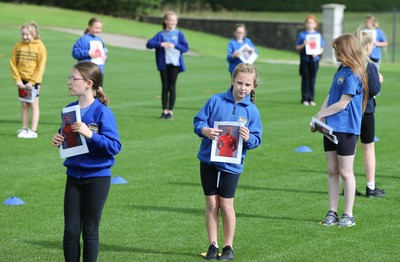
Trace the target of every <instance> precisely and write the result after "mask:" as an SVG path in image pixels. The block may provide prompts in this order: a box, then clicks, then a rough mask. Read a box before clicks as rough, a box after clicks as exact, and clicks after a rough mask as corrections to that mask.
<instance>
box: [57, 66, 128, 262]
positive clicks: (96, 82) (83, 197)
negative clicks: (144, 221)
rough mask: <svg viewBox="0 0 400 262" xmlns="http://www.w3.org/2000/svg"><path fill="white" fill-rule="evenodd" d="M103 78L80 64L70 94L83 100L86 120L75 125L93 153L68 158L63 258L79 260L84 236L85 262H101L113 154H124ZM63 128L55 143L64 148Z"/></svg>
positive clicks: (74, 70) (70, 79)
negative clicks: (102, 224)
mask: <svg viewBox="0 0 400 262" xmlns="http://www.w3.org/2000/svg"><path fill="white" fill-rule="evenodd" d="M101 79H102V74H101V71H100V69H99V67H98V66H97V65H96V64H94V63H93V62H79V63H77V64H75V65H74V66H73V68H72V70H71V75H70V76H69V77H68V87H69V92H70V94H71V96H77V97H78V101H76V102H73V103H70V104H69V105H67V107H68V106H74V105H79V108H80V110H81V117H82V122H75V123H72V125H71V130H72V132H74V133H77V134H81V135H83V136H84V137H85V139H86V144H87V146H88V149H89V153H86V154H82V155H79V156H72V157H68V158H67V159H66V160H65V162H64V166H66V167H67V181H66V187H65V195H64V240H63V247H64V257H65V261H71V262H72V261H74V262H75V261H80V254H81V251H80V236H81V234H82V238H83V261H97V257H98V252H99V226H100V219H101V214H102V211H103V207H104V204H105V202H106V199H107V196H108V192H109V190H110V184H111V167H112V166H113V165H114V163H115V160H114V156H115V155H116V154H118V152H119V151H120V150H121V142H120V138H119V134H118V127H117V123H116V120H115V117H114V114H113V112H112V111H111V110H110V108H108V107H107V101H108V98H107V96H106V95H105V94H104V93H103V92H102V90H100V83H101ZM60 133H61V130H59V131H58V133H57V134H56V135H54V137H53V140H52V145H53V146H56V147H59V146H60V145H61V144H62V143H63V142H64V141H65V138H64V136H62V134H60Z"/></svg>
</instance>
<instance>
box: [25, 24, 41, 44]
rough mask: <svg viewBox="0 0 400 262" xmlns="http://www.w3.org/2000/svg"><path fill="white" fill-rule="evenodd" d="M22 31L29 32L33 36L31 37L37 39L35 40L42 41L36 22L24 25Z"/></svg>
mask: <svg viewBox="0 0 400 262" xmlns="http://www.w3.org/2000/svg"><path fill="white" fill-rule="evenodd" d="M22 29H26V30H28V32H29V33H30V34H31V36H32V37H33V39H35V40H36V39H40V36H39V30H38V28H37V25H36V23H35V22H33V21H31V22H28V23H25V24H23V25H22V26H21V30H22Z"/></svg>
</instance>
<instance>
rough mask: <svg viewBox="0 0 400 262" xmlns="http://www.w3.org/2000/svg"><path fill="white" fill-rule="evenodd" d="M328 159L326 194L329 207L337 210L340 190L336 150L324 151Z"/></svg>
mask: <svg viewBox="0 0 400 262" xmlns="http://www.w3.org/2000/svg"><path fill="white" fill-rule="evenodd" d="M326 158H327V160H328V196H329V209H330V210H333V211H335V212H337V210H338V203H339V191H340V173H339V162H338V155H337V152H336V151H328V152H326Z"/></svg>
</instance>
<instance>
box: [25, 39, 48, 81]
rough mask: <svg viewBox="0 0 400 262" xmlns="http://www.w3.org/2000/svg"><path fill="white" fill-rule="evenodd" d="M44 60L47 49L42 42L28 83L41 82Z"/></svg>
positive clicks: (44, 65)
mask: <svg viewBox="0 0 400 262" xmlns="http://www.w3.org/2000/svg"><path fill="white" fill-rule="evenodd" d="M46 60H47V50H46V47H45V46H44V45H43V44H42V45H41V46H40V48H39V52H38V58H37V64H36V69H35V71H34V73H33V75H32V76H31V79H30V80H29V83H31V84H36V83H41V82H42V79H43V74H44V70H45V68H46Z"/></svg>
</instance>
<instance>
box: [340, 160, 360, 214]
mask: <svg viewBox="0 0 400 262" xmlns="http://www.w3.org/2000/svg"><path fill="white" fill-rule="evenodd" d="M338 160H339V169H340V175H341V177H342V179H343V184H344V213H346V214H348V215H349V216H351V217H352V216H353V206H354V198H355V192H356V178H355V177H354V172H353V164H354V155H352V156H338Z"/></svg>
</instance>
